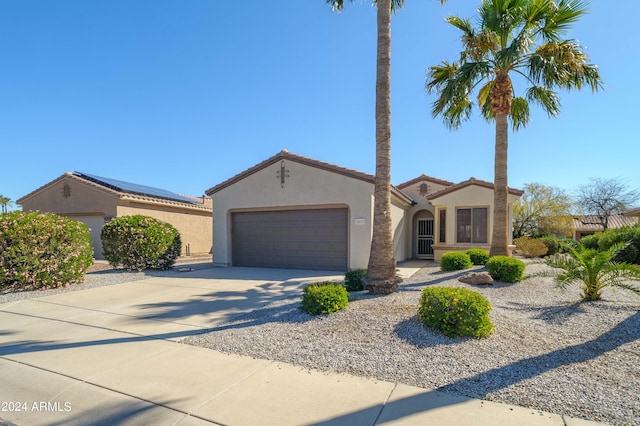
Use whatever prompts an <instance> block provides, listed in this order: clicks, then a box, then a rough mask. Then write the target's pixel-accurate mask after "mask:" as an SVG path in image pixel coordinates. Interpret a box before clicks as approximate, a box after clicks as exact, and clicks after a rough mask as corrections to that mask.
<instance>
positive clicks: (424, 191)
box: [420, 183, 429, 195]
mask: <svg viewBox="0 0 640 426" xmlns="http://www.w3.org/2000/svg"><path fill="white" fill-rule="evenodd" d="M428 192H429V185H427V184H426V183H423V184H422V185H420V195H426V194H427V193H428Z"/></svg>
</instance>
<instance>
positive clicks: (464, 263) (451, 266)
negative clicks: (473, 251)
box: [440, 251, 473, 271]
mask: <svg viewBox="0 0 640 426" xmlns="http://www.w3.org/2000/svg"><path fill="white" fill-rule="evenodd" d="M472 266H473V263H471V258H470V257H469V255H468V254H466V253H462V252H459V251H450V252H447V253H444V254H443V255H442V258H440V268H441V269H442V270H443V271H458V270H460V269H469V268H471V267H472Z"/></svg>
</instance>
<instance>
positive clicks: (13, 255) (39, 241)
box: [0, 211, 93, 290]
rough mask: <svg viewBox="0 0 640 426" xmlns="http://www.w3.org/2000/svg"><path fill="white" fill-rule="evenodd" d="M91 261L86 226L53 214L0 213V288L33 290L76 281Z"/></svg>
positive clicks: (60, 285) (89, 239) (91, 250)
mask: <svg viewBox="0 0 640 426" xmlns="http://www.w3.org/2000/svg"><path fill="white" fill-rule="evenodd" d="M92 264H93V248H92V247H91V235H90V233H89V228H87V225H85V224H84V223H81V222H78V221H75V220H72V219H68V218H66V217H62V216H58V215H56V214H53V213H41V212H19V211H16V212H11V213H4V214H2V215H0V288H1V289H3V290H35V289H43V288H56V287H62V286H66V285H69V284H77V283H79V282H82V281H83V279H84V273H85V271H86V270H87V268H88V267H89V266H91V265H92Z"/></svg>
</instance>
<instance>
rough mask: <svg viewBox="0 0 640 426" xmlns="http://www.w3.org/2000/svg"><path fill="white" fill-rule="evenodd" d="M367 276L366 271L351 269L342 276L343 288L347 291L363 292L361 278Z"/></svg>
mask: <svg viewBox="0 0 640 426" xmlns="http://www.w3.org/2000/svg"><path fill="white" fill-rule="evenodd" d="M365 275H367V270H366V269H352V270H350V271H347V273H346V274H344V286H345V287H346V288H347V291H361V290H364V284H363V283H362V278H364V276H365Z"/></svg>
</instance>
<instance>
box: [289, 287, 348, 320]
mask: <svg viewBox="0 0 640 426" xmlns="http://www.w3.org/2000/svg"><path fill="white" fill-rule="evenodd" d="M347 305H349V294H348V293H347V289H346V288H345V287H344V286H342V285H339V284H336V283H333V282H331V281H326V282H321V283H314V284H309V285H308V286H306V287H305V288H304V290H303V293H302V306H301V309H302V310H303V311H305V312H307V313H310V314H312V315H318V314H331V313H333V312H336V311H339V310H341V309H344V308H346V307H347Z"/></svg>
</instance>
